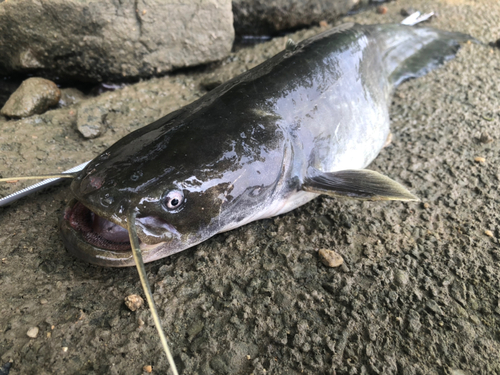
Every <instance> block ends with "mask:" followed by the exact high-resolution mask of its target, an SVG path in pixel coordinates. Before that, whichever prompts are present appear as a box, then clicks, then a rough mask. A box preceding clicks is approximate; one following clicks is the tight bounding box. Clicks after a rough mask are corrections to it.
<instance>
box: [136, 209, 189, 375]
mask: <svg viewBox="0 0 500 375" xmlns="http://www.w3.org/2000/svg"><path fill="white" fill-rule="evenodd" d="M128 235H129V238H130V245H131V247H132V255H133V256H134V261H135V265H136V267H137V272H139V278H140V279H141V285H142V289H143V290H144V294H145V295H146V300H147V301H148V305H149V309H150V310H151V315H152V316H153V320H154V322H155V327H156V330H157V331H158V334H159V335H160V341H161V345H162V346H163V350H165V354H166V355H167V359H168V363H169V364H170V368H171V369H172V372H173V373H174V375H178V374H179V373H178V372H177V367H176V366H175V363H174V358H173V357H172V354H171V353H170V349H169V347H168V344H167V338H166V336H165V333H164V332H163V328H162V327H161V321H160V317H159V315H158V311H157V310H156V305H155V303H154V301H153V293H151V287H150V286H149V281H148V278H147V276H146V268H144V261H143V259H142V252H141V248H140V246H139V239H138V237H137V231H136V229H135V212H134V211H131V212H130V213H129V215H128Z"/></svg>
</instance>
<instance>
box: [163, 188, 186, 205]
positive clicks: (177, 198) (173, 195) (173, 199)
mask: <svg viewBox="0 0 500 375" xmlns="http://www.w3.org/2000/svg"><path fill="white" fill-rule="evenodd" d="M183 202H184V194H183V193H182V191H179V190H172V191H169V192H168V194H167V195H165V198H163V204H164V206H165V207H166V208H167V209H168V210H176V209H178V208H180V207H181V205H182V203H183Z"/></svg>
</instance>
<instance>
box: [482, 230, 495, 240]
mask: <svg viewBox="0 0 500 375" xmlns="http://www.w3.org/2000/svg"><path fill="white" fill-rule="evenodd" d="M484 234H486V235H487V236H488V237H492V238H493V232H492V231H491V230H488V229H486V230H485V231H484Z"/></svg>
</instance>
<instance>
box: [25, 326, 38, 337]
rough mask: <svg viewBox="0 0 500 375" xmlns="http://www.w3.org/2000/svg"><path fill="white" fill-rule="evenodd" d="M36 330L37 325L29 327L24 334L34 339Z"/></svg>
mask: <svg viewBox="0 0 500 375" xmlns="http://www.w3.org/2000/svg"><path fill="white" fill-rule="evenodd" d="M38 331H39V329H38V327H31V328H30V329H28V332H26V334H27V335H28V337H29V338H32V339H36V338H37V336H38Z"/></svg>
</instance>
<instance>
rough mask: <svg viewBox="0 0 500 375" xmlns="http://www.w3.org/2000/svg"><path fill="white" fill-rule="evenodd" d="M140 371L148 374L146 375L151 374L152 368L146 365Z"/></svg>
mask: <svg viewBox="0 0 500 375" xmlns="http://www.w3.org/2000/svg"><path fill="white" fill-rule="evenodd" d="M142 370H143V371H144V372H148V373H150V372H153V366H151V365H146V366H144V367H143V368H142Z"/></svg>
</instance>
